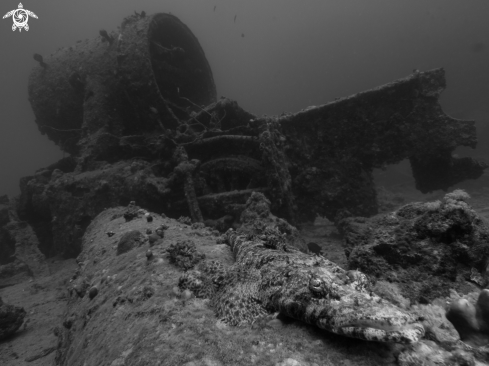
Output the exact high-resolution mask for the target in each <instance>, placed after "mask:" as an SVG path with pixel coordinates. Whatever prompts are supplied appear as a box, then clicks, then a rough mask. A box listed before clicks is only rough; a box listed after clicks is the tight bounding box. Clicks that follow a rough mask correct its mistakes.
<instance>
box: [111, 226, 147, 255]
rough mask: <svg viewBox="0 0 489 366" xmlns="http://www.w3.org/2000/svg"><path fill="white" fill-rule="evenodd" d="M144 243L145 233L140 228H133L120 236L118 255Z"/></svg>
mask: <svg viewBox="0 0 489 366" xmlns="http://www.w3.org/2000/svg"><path fill="white" fill-rule="evenodd" d="M143 243H144V236H143V234H141V232H140V231H138V230H131V231H129V232H127V233H125V234H124V235H122V237H121V238H120V240H119V243H118V244H117V255H120V254H123V253H127V252H128V251H130V250H131V249H134V248H137V247H139V246H141V245H142V244H143Z"/></svg>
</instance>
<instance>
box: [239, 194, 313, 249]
mask: <svg viewBox="0 0 489 366" xmlns="http://www.w3.org/2000/svg"><path fill="white" fill-rule="evenodd" d="M270 206H271V203H270V201H269V200H268V199H267V198H266V197H265V195H264V194H263V193H260V192H253V193H252V194H251V196H250V198H249V199H248V201H247V202H246V207H245V209H244V211H243V212H242V213H241V218H240V221H241V223H242V225H241V227H240V228H239V230H238V233H240V234H256V233H261V232H262V231H263V230H265V228H266V227H270V226H276V227H277V229H278V230H279V231H280V232H281V233H283V234H285V238H286V240H287V243H288V244H289V245H291V246H293V247H295V248H297V249H299V250H301V251H303V252H304V253H307V251H308V248H307V245H306V242H305V241H304V239H302V237H301V236H300V234H299V230H297V229H296V228H295V227H294V226H292V225H290V224H289V223H288V222H287V221H285V220H284V219H281V218H278V217H276V216H274V215H273V214H272V213H271V211H270Z"/></svg>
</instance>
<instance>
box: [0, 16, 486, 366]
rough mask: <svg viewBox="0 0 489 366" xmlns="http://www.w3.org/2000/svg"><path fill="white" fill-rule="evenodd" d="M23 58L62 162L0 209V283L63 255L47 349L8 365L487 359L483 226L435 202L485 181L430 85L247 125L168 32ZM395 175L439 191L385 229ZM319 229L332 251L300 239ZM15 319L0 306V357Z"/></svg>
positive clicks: (468, 143) (431, 73)
mask: <svg viewBox="0 0 489 366" xmlns="http://www.w3.org/2000/svg"><path fill="white" fill-rule="evenodd" d="M215 10H216V8H215V7H214V11H215ZM236 20H237V16H235V17H234V22H236ZM33 58H34V60H35V61H36V63H37V64H36V65H35V66H34V68H33V69H32V72H31V74H30V76H29V82H28V93H29V101H30V104H31V106H32V110H33V112H34V115H35V122H36V124H37V127H38V129H39V131H40V132H41V133H42V134H43V135H46V136H47V137H48V138H49V139H50V140H52V141H53V142H54V143H56V144H57V145H58V146H59V147H60V148H61V149H62V150H63V151H64V152H66V153H67V154H69V155H68V156H67V157H65V158H63V159H62V160H60V161H58V162H56V163H54V164H52V165H50V166H48V167H46V168H43V169H40V170H38V171H37V172H36V173H35V174H34V175H32V176H27V177H24V178H22V179H21V182H20V187H21V195H20V196H19V197H18V198H16V199H10V200H9V199H8V198H6V197H5V198H1V197H0V254H1V256H0V286H1V287H6V286H15V285H16V284H17V283H21V280H20V279H22V281H24V280H25V279H26V278H48V276H49V275H50V273H49V272H50V270H49V268H51V267H49V265H48V264H47V262H46V258H64V259H66V260H69V259H72V260H73V259H74V258H76V263H75V262H73V267H76V271H73V272H72V273H71V275H70V278H69V279H67V280H66V281H64V282H62V283H61V284H60V286H59V287H60V288H62V290H60V291H61V292H60V293H62V295H60V296H62V297H63V301H65V305H64V306H65V307H64V308H63V309H64V310H63V314H62V315H60V319H58V322H57V324H56V325H55V326H54V328H53V333H54V334H55V335H56V339H57V343H56V345H55V346H51V347H46V348H45V349H43V350H42V351H41V352H39V353H37V354H35V355H34V356H31V357H30V358H28V359H29V361H27V359H26V362H32V361H34V360H37V359H41V358H43V357H45V356H47V355H49V354H52V353H54V354H55V356H53V362H54V364H56V365H96V364H100V365H143V364H147V365H149V364H152V365H153V364H155V365H156V364H162V365H163V364H168V365H177V364H181V365H187V366H191V365H204V364H205V365H211V364H212V365H220V364H226V365H249V364H270V363H267V362H268V361H269V359H268V358H267V357H269V356H265V354H266V353H267V352H268V353H275V352H276V354H277V355H280V357H282V359H283V360H285V361H283V362H282V363H276V362H275V363H274V364H275V365H304V366H312V365H320V364H331V363H324V362H326V361H324V360H325V359H327V357H329V356H328V354H333V355H335V357H343V356H344V355H347V354H348V353H351V352H350V349H354V350H356V351H357V353H359V355H360V356H361V357H362V356H363V355H364V356H365V357H364V358H365V359H368V360H369V357H370V356H371V355H372V354H376V355H377V356H376V357H380V358H382V357H384V356H385V355H384V356H379V355H378V354H384V353H385V354H388V355H389V356H385V357H384V358H385V359H383V360H382V361H379V364H385V365H387V364H392V363H396V364H399V365H402V366H411V365H413V366H414V365H434V364H437V365H478V364H483V363H484V362H486V363H487V362H489V318H488V314H489V301H488V296H489V295H488V290H487V289H486V287H487V285H488V284H489V279H488V275H487V265H488V261H489V226H488V224H487V222H486V221H485V219H484V218H482V217H481V215H480V214H479V212H478V211H477V210H476V209H474V208H473V207H471V201H470V195H469V194H467V193H466V192H465V191H463V190H462V189H455V190H453V188H454V187H455V188H457V185H458V184H460V183H462V182H464V181H466V180H469V179H472V180H474V179H478V178H480V177H482V176H483V174H484V171H485V169H486V168H487V164H486V163H484V162H483V161H480V160H477V159H475V158H472V157H458V156H457V155H455V154H454V151H455V149H456V148H457V147H460V146H464V147H471V148H475V146H476V143H477V138H476V128H475V122H474V121H471V120H460V119H455V118H452V117H450V116H448V115H447V114H445V113H444V112H443V110H442V108H441V106H440V103H439V98H440V95H441V93H442V92H443V91H444V89H445V87H446V81H445V71H444V70H443V69H442V68H438V69H433V70H426V71H417V70H416V71H414V72H413V73H412V74H410V75H406V76H405V77H403V78H401V79H397V80H394V81H392V82H390V83H388V84H385V85H381V86H379V87H377V88H374V89H370V90H366V91H363V92H359V93H357V94H354V95H351V96H348V97H344V98H338V99H336V100H334V101H332V102H328V103H325V104H322V105H317V106H310V107H307V108H306V107H305V108H304V109H302V110H300V111H297V112H295V113H290V114H285V113H284V114H282V115H281V116H256V115H254V114H252V113H251V112H248V111H246V110H244V109H243V108H242V107H240V106H239V105H238V102H237V101H234V100H231V99H228V98H225V97H220V98H218V97H217V94H216V85H215V82H214V78H213V74H212V69H211V67H210V65H209V62H208V61H207V58H206V56H205V53H204V50H203V49H202V47H201V45H200V43H199V41H198V39H197V38H196V36H195V35H194V34H193V33H192V31H191V30H190V29H189V28H188V27H187V26H186V25H185V24H184V23H183V22H182V21H181V20H179V19H178V18H177V17H176V16H174V15H172V14H167V13H157V14H146V13H145V12H140V13H135V14H134V15H131V16H128V17H126V18H125V19H124V20H123V21H122V24H121V26H120V28H119V29H118V31H108V30H105V29H101V30H99V32H98V33H97V34H94V36H93V38H91V39H87V40H85V41H81V42H79V43H77V44H76V45H73V46H71V47H65V48H62V49H60V50H58V51H57V52H56V53H54V54H53V55H51V56H49V57H47V56H45V55H42V54H40V53H36V54H34V56H33ZM406 160H407V161H409V164H410V167H411V171H412V178H413V185H414V188H415V189H416V190H417V191H418V193H423V194H426V193H432V192H435V193H434V194H437V192H436V191H439V190H443V191H444V192H446V191H447V190H453V191H452V192H450V193H446V194H445V193H444V195H443V196H441V197H439V199H437V200H430V201H426V202H410V203H406V204H404V205H399V204H397V203H399V202H397V203H396V205H393V207H394V206H395V208H394V209H392V210H389V211H388V212H385V210H382V204H381V203H380V200H379V197H378V192H379V188H378V187H377V186H376V183H375V178H374V173H375V170H376V169H379V168H385V167H386V166H387V165H392V164H397V163H400V162H401V161H406ZM384 198H385V197H383V198H382V199H384ZM380 211H383V212H380ZM318 218H320V219H321V220H326V221H327V222H328V223H329V225H330V226H329V229H328V230H329V231H328V233H327V235H326V234H324V232H323V233H322V234H321V236H322V237H323V239H324V238H325V237H328V238H329V239H328V240H327V241H328V245H329V247H328V248H329V249H330V252H331V253H328V250H327V249H325V247H322V246H320V245H318V244H317V243H315V242H312V241H310V240H309V239H308V238H309V237H310V236H312V233H313V232H314V230H318V229H317V227H316V228H314V224H312V223H314V222H315V220H316V222H317V220H318ZM311 227H313V229H310V228H311ZM307 228H309V231H308V229H307ZM308 241H309V243H307V242H308ZM325 241H326V240H325ZM338 248H340V249H338ZM332 252H334V253H336V254H337V253H339V252H341V255H343V254H344V262H343V263H334V262H333V261H332V260H330V259H328V255H329V254H332ZM50 265H51V264H50ZM50 281H52V280H51V279H50ZM39 286H40V285H39ZM12 288H13V287H12ZM38 290H39V289H38ZM38 290H35V289H31V292H32V291H33V292H35V291H38ZM4 315H5V316H4ZM28 316H29V315H27V317H28ZM25 317H26V311H25V310H24V309H23V308H22V307H18V306H14V305H10V304H7V303H4V302H3V301H2V299H1V298H0V338H7V337H11V336H12V335H13V334H15V332H20V330H19V329H20V327H21V325H22V324H24V330H25V329H26V327H27V325H26V324H27V322H26V321H24V318H25ZM58 323H59V324H58ZM267 344H271V345H272V349H273V352H272V351H271V350H268V351H266V347H269V346H267ZM318 345H319V347H318ZM0 355H2V353H1V352H0ZM297 355H300V357H302V358H303V360H302V359H301V360H302V361H303V362H302V361H301V362H299V361H297V360H296V358H298V357H299V356H297ZM304 355H307V356H304ZM338 355H340V356H338ZM341 355H343V356H341ZM277 357H278V356H277ZM300 357H299V358H300ZM389 357H390V358H389ZM388 358H389V360H388ZM211 359H212V360H214V359H216V360H218V361H216V362H214V361H212V360H211ZM362 359H363V358H362ZM162 360H166V361H162ZM209 360H211V361H209ZM287 360H292V361H287ZM158 362H159V363H158ZM165 362H166V363H165ZM213 362H214V363H213ZM294 362H295V363H294ZM321 362H322V363H321ZM368 362H370V361H368ZM345 364H346V363H345ZM369 364H373V363H369Z"/></svg>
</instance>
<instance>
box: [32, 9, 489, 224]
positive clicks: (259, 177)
mask: <svg viewBox="0 0 489 366" xmlns="http://www.w3.org/2000/svg"><path fill="white" fill-rule="evenodd" d="M36 60H38V61H39V55H37V56H36ZM444 88H445V73H444V71H443V69H436V70H431V71H427V72H415V73H413V74H411V75H409V76H408V77H406V78H403V79H399V80H396V81H394V82H392V83H389V84H386V85H383V86H380V87H378V88H375V89H371V90H368V91H365V92H362V93H358V94H355V95H352V96H350V97H346V98H341V99H338V100H335V101H332V102H329V103H327V104H324V105H320V106H312V107H308V108H305V109H303V110H301V111H299V112H297V113H294V114H285V115H282V116H277V117H257V116H255V115H253V114H251V113H249V112H247V111H245V110H243V109H242V108H240V107H239V106H238V104H237V103H236V102H235V101H232V100H229V99H226V98H221V99H219V100H218V99H217V97H216V88H215V85H214V80H213V76H212V71H211V68H210V66H209V64H208V62H207V60H206V58H205V55H204V52H203V50H202V48H201V47H200V44H199V42H198V40H197V39H196V37H195V36H194V35H193V34H192V32H191V31H190V30H189V29H188V28H187V27H186V26H185V25H184V24H183V23H182V22H181V21H179V20H178V18H176V17H175V16H173V15H170V14H155V15H152V16H146V15H145V14H144V13H142V14H135V15H133V16H130V17H128V18H126V19H124V21H123V23H122V25H121V27H120V29H119V30H118V31H117V32H112V33H111V34H109V33H107V32H105V31H101V32H100V37H96V38H94V39H91V40H85V41H80V42H79V43H77V44H76V45H74V46H73V47H69V48H63V49H61V50H58V51H57V52H56V53H55V54H53V55H51V57H48V58H46V59H45V60H43V59H42V57H41V58H40V65H39V66H38V67H36V68H34V70H33V72H32V74H31V76H30V80H29V99H30V102H31V105H32V108H33V110H34V113H35V116H36V123H37V125H38V127H39V129H40V131H41V132H42V133H45V134H46V135H47V136H48V137H49V138H50V139H51V140H53V141H54V142H55V143H56V144H58V145H59V146H60V147H61V148H62V149H63V150H64V151H66V152H68V153H70V154H71V156H72V157H73V159H74V161H75V162H76V169H75V172H77V171H78V172H83V171H88V170H96V169H99V168H100V167H101V166H103V164H107V163H114V162H116V161H121V160H128V161H129V160H131V159H143V160H146V161H149V162H152V163H153V164H154V167H155V168H154V172H155V175H157V176H166V177H169V180H168V182H169V183H168V184H169V188H170V190H169V192H170V193H169V195H168V197H167V198H166V202H167V203H168V204H167V208H166V210H167V212H168V213H170V214H171V215H175V216H177V215H181V214H186V215H188V213H189V212H190V215H191V217H192V219H193V220H194V221H202V219H203V217H207V218H217V217H220V216H222V215H225V214H231V215H233V214H234V213H237V212H239V210H240V209H241V208H242V205H243V204H244V202H245V201H246V199H247V198H248V197H249V195H250V194H251V192H253V191H260V192H264V193H265V194H266V195H267V196H268V198H269V199H270V200H271V201H272V208H273V210H274V211H275V213H276V214H278V215H280V216H282V217H286V218H287V219H289V220H290V221H292V222H296V223H297V222H300V221H304V220H311V219H313V218H314V217H316V216H317V215H321V216H325V217H327V218H329V219H331V220H334V219H335V217H337V215H339V214H340V215H345V214H351V215H362V216H370V215H373V214H375V213H376V212H377V201H376V191H375V187H374V182H373V178H372V171H373V169H374V168H379V167H384V166H385V165H387V164H395V163H398V162H400V161H401V160H403V159H409V160H410V162H411V166H412V172H413V175H414V178H415V181H416V188H417V189H419V190H420V191H422V192H429V191H433V190H436V189H447V188H448V187H450V186H451V185H453V184H455V183H457V182H460V181H463V180H465V179H476V178H478V177H479V176H481V174H482V173H483V170H484V169H485V168H486V165H485V164H483V163H481V162H478V161H476V160H474V159H472V158H468V157H466V158H458V157H454V156H452V152H453V150H454V149H455V148H456V147H457V146H470V147H472V148H475V146H476V129H475V124H474V121H464V120H457V119H454V118H451V117H449V116H447V115H446V114H445V113H444V112H443V111H442V109H441V107H440V104H439V103H438V98H439V96H440V94H441V93H442V91H443V90H444ZM182 183H183V184H182Z"/></svg>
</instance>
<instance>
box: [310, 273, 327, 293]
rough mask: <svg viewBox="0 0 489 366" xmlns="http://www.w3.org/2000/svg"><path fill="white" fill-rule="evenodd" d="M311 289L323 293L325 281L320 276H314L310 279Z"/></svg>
mask: <svg viewBox="0 0 489 366" xmlns="http://www.w3.org/2000/svg"><path fill="white" fill-rule="evenodd" d="M309 289H310V290H311V291H312V292H313V293H315V294H318V295H319V294H323V293H324V286H323V281H322V280H321V279H320V278H317V277H312V278H311V279H310V280H309Z"/></svg>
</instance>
